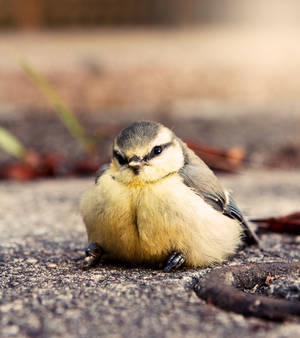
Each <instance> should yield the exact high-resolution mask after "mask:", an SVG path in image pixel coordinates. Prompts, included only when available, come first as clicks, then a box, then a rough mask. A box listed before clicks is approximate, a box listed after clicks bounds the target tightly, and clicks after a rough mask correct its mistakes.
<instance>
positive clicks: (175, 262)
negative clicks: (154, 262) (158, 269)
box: [163, 251, 185, 272]
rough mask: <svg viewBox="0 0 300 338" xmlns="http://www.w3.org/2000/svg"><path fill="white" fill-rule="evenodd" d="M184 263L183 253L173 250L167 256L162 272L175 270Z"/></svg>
mask: <svg viewBox="0 0 300 338" xmlns="http://www.w3.org/2000/svg"><path fill="white" fill-rule="evenodd" d="M184 263H185V255H184V254H183V253H181V252H177V251H174V252H172V254H171V255H170V257H169V258H168V261H167V264H166V266H165V267H164V269H163V271H164V272H170V271H171V270H177V269H178V268H180V267H181V266H182V265H183V264H184Z"/></svg>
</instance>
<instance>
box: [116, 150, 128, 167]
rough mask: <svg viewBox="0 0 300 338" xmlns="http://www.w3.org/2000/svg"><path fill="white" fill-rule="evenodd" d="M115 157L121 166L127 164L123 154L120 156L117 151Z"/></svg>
mask: <svg viewBox="0 0 300 338" xmlns="http://www.w3.org/2000/svg"><path fill="white" fill-rule="evenodd" d="M114 157H115V158H116V159H117V161H118V162H119V164H120V165H124V164H127V159H126V158H124V157H123V156H122V155H121V154H119V153H118V152H117V151H114Z"/></svg>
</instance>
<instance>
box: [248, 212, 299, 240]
mask: <svg viewBox="0 0 300 338" xmlns="http://www.w3.org/2000/svg"><path fill="white" fill-rule="evenodd" d="M251 221H252V222H254V223H258V225H259V228H261V229H263V230H266V231H271V232H288V233H293V234H297V235H299V234H300V212H295V213H293V214H290V215H287V216H282V217H270V218H257V219H252V220H251Z"/></svg>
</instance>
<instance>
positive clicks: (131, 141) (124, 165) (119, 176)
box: [111, 121, 184, 185]
mask: <svg viewBox="0 0 300 338" xmlns="http://www.w3.org/2000/svg"><path fill="white" fill-rule="evenodd" d="M183 165H184V155H183V151H182V148H181V145H180V142H179V141H178V139H177V138H176V136H175V135H174V133H173V132H172V131H171V130H170V129H168V128H166V127H164V126H163V125H161V124H159V123H156V122H150V121H141V122H135V123H133V124H132V125H131V126H129V127H127V128H125V129H123V130H122V131H121V133H120V134H119V135H118V136H117V137H116V139H115V141H114V146H113V159H112V164H111V169H112V172H113V177H114V179H116V180H117V181H119V182H122V183H124V184H138V185H139V184H147V183H153V182H157V181H159V180H161V179H163V178H165V177H167V176H169V175H171V174H173V173H176V172H178V170H179V169H180V168H181V167H182V166H183Z"/></svg>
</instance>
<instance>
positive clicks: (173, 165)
mask: <svg viewBox="0 0 300 338" xmlns="http://www.w3.org/2000/svg"><path fill="white" fill-rule="evenodd" d="M183 164H184V156H183V154H182V151H181V149H180V148H179V147H178V145H177V144H171V145H170V146H169V147H167V148H165V149H164V150H163V151H162V153H161V154H159V155H157V156H155V157H154V158H153V159H152V160H151V161H150V165H151V166H153V167H156V168H161V169H163V170H166V171H167V172H168V173H170V172H172V171H178V170H179V169H180V168H181V167H182V166H183Z"/></svg>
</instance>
